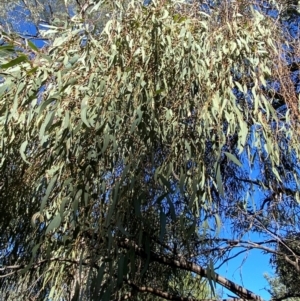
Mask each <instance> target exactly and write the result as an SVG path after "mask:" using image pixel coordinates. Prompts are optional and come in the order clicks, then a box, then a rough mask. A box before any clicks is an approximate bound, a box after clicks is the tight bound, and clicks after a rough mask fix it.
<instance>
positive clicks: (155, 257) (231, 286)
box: [118, 239, 263, 301]
mask: <svg viewBox="0 0 300 301" xmlns="http://www.w3.org/2000/svg"><path fill="white" fill-rule="evenodd" d="M118 244H119V246H120V247H123V248H126V249H130V248H133V249H134V251H135V253H136V254H137V255H138V256H141V257H143V258H147V253H146V252H145V250H144V249H143V248H140V247H139V246H137V245H136V244H135V243H134V242H132V241H129V240H128V239H126V240H124V241H119V242H118ZM150 260H152V261H156V262H159V263H161V264H164V265H167V266H171V267H176V268H179V269H182V270H186V271H190V272H194V273H196V274H197V275H199V276H201V277H204V278H212V277H210V276H209V272H208V271H207V270H206V269H204V268H203V267H201V266H199V265H196V264H195V263H192V262H189V261H187V260H185V259H183V258H179V259H178V260H176V259H172V258H168V257H166V256H162V255H159V254H156V253H154V252H152V251H150ZM212 280H215V281H216V283H218V284H220V285H221V286H223V287H225V288H227V289H228V290H230V291H231V292H232V293H234V294H236V295H237V296H239V297H240V298H242V299H247V300H257V301H263V299H262V298H261V297H260V296H258V295H256V294H254V293H253V292H251V291H249V290H247V289H245V288H244V287H242V286H240V285H238V284H236V283H234V282H232V281H231V280H229V279H227V278H224V277H222V276H221V275H219V274H217V273H215V274H214V277H213V279H212Z"/></svg>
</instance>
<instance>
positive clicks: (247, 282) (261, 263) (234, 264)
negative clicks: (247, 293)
mask: <svg viewBox="0 0 300 301" xmlns="http://www.w3.org/2000/svg"><path fill="white" fill-rule="evenodd" d="M269 259H270V257H269V256H268V255H264V254H262V252H261V251H260V250H251V251H249V252H248V253H244V254H242V255H239V256H238V257H236V258H234V259H232V260H230V261H229V263H228V264H224V265H223V266H222V267H221V268H220V269H219V270H217V271H216V272H218V273H219V274H220V275H222V276H224V277H226V278H228V279H230V280H231V281H233V282H235V283H238V284H240V285H241V286H243V287H245V288H247V289H248V290H251V291H252V292H253V293H255V294H257V295H259V296H261V297H262V298H263V299H265V300H269V299H270V294H269V293H268V292H267V290H266V288H267V287H268V282H267V281H266V279H265V278H264V276H263V274H264V273H268V274H269V275H273V270H272V268H271V266H270V264H269ZM217 291H220V292H223V296H222V297H223V298H226V297H227V294H229V295H234V294H233V293H230V292H229V291H228V290H226V289H223V288H221V287H218V289H217Z"/></svg>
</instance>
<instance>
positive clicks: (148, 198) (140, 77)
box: [0, 1, 299, 300]
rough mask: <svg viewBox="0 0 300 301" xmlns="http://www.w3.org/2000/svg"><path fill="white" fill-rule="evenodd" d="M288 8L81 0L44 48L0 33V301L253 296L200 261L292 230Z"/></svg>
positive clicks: (294, 168) (278, 240)
mask: <svg viewBox="0 0 300 301" xmlns="http://www.w3.org/2000/svg"><path fill="white" fill-rule="evenodd" d="M24 3H25V2H24ZM28 3H29V2H28ZM53 3H54V2H53ZM57 3H58V4H59V3H60V2H57ZM67 3H68V2H67ZM25 4H26V3H25ZM70 5H72V2H70ZM290 5H291V4H290V3H289V2H284V1H272V2H270V3H265V2H264V3H261V4H260V3H257V2H255V3H251V2H249V1H236V2H233V1H222V2H219V1H215V2H214V1H212V2H211V3H209V4H208V3H204V2H201V3H200V7H199V3H198V2H189V3H185V2H179V1H156V2H155V1H153V2H151V4H149V5H143V3H141V2H139V1H131V2H129V3H126V5H124V3H123V2H121V1H120V2H118V1H116V2H114V3H106V2H95V3H94V4H93V5H92V4H91V5H89V6H88V9H87V10H84V11H81V10H80V11H79V13H78V14H77V15H75V16H73V17H72V18H69V17H66V19H63V18H62V19H61V20H60V23H59V24H57V23H55V22H54V21H53V22H52V23H51V24H50V27H49V26H48V28H47V27H46V29H47V30H44V31H41V30H39V34H40V35H42V37H43V38H44V39H48V40H49V45H48V46H47V47H45V48H43V49H38V48H37V47H36V46H35V45H34V44H33V43H32V42H30V40H26V39H25V38H24V36H20V35H16V34H14V33H12V34H10V33H9V32H8V31H2V40H3V44H2V46H1V48H0V51H1V58H0V60H1V61H0V63H1V76H2V78H3V83H2V84H1V87H0V101H1V106H0V107H1V109H0V112H1V117H0V127H1V165H0V168H1V171H0V185H1V186H0V187H1V193H0V204H1V205H0V206H1V207H2V209H3V210H2V211H1V216H0V222H1V229H3V231H2V232H1V265H2V267H1V275H0V277H1V278H0V279H1V280H0V281H1V283H0V287H1V295H2V296H4V297H5V298H8V297H10V298H12V299H13V298H14V297H16V298H20V297H19V296H21V295H22V296H23V297H24V296H25V298H27V299H30V298H31V299H40V300H44V299H51V300H59V299H64V300H121V299H126V298H136V299H140V298H144V297H145V296H144V295H143V294H144V293H145V292H146V293H148V294H153V295H156V296H157V297H162V298H164V299H173V300H174V298H177V300H187V299H184V298H188V297H189V294H190V296H191V297H193V298H204V297H206V294H200V296H199V294H198V292H199V287H198V288H197V289H195V291H193V290H192V289H191V287H192V286H190V284H189V285H188V286H187V288H186V287H184V286H183V284H184V283H185V281H187V280H186V279H188V282H189V279H190V278H191V280H193V283H195V287H197V286H196V284H198V283H199V282H200V280H203V279H206V280H207V282H209V283H210V284H211V289H212V290H213V288H214V283H219V284H220V285H221V286H223V287H225V288H228V289H229V290H231V291H232V292H233V293H234V294H236V295H237V296H238V297H240V298H243V299H254V300H261V298H260V297H259V296H257V295H255V294H254V293H252V292H250V291H248V290H247V289H246V288H243V287H241V286H239V285H237V284H235V283H233V282H231V281H230V280H228V279H225V278H224V277H222V276H220V275H218V274H216V273H215V271H214V266H216V265H217V266H219V265H221V264H224V263H225V262H228V261H230V260H231V258H232V255H231V253H232V251H234V250H235V249H236V248H239V249H240V250H242V251H241V252H243V251H249V249H253V248H256V249H261V250H262V251H264V252H267V253H269V254H277V255H278V256H282V255H283V254H284V252H285V251H283V249H280V248H279V247H278V244H282V243H283V242H284V237H285V236H286V233H287V231H288V230H289V229H291V228H292V229H293V230H294V231H298V230H297V224H298V223H297V216H298V214H297V212H298V209H299V205H298V201H299V193H298V191H299V188H298V183H299V172H298V157H299V143H298V141H299V123H298V119H299V108H298V103H299V95H298V94H297V90H296V89H295V85H294V83H293V81H292V79H291V77H290V75H291V66H293V68H295V67H297V66H298V65H297V64H298V63H297V61H296V58H297V53H298V52H297V51H298V50H297V49H298V48H297V43H296V40H295V39H294V38H293V37H292V36H290V35H288V33H287V31H286V28H285V27H284V23H283V16H284V18H286V14H287V10H288V8H289V6H290ZM293 5H294V4H293ZM104 11H109V16H108V17H107V18H108V19H107V22H106V23H105V22H104V23H105V26H104V28H103V26H102V25H101V26H100V25H99V26H98V25H97V24H98V23H97V24H90V23H88V20H89V16H90V15H91V16H97V14H100V15H101V14H103V12H104ZM272 11H275V12H277V15H276V14H275V17H274V16H272V13H271V12H272ZM70 15H72V14H70ZM36 20H37V19H36ZM62 21H63V22H62ZM281 22H282V23H281ZM99 24H100V23H99ZM97 26H98V27H97ZM7 28H8V27H7ZM287 35H288V36H287ZM283 42H287V43H288V47H287V48H284V47H283ZM253 171H255V172H253ZM258 191H260V194H259V195H258V194H257V192H258ZM222 225H226V226H227V225H230V227H231V229H232V231H231V232H230V234H229V235H225V234H224V235H223V232H222V231H221V229H222ZM253 232H258V233H262V234H264V236H263V240H261V241H252V240H249V239H245V237H246V236H247V235H248V234H249V233H250V234H251V233H253ZM283 258H284V260H287V259H286V257H283ZM298 260H299V256H298V255H297V254H296V255H295V256H294V257H291V258H289V260H288V262H289V264H291V265H292V266H293V267H294V268H295V269H296V270H297V269H299V266H298ZM196 275H198V276H197V277H196ZM174 281H175V282H174ZM16 287H17V288H18V289H15V288H16ZM180 287H181V290H180V289H179V288H180ZM201 287H205V286H203V284H202V283H201V282H200V288H201ZM182 288H183V289H182ZM189 290H191V291H192V293H190V292H189ZM12 291H16V294H17V295H16V296H14V295H12ZM146 296H147V295H146ZM146 298H147V297H146ZM180 298H181V299H180Z"/></svg>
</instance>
